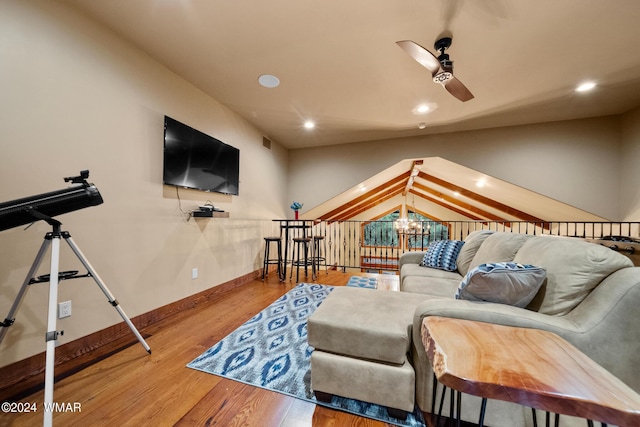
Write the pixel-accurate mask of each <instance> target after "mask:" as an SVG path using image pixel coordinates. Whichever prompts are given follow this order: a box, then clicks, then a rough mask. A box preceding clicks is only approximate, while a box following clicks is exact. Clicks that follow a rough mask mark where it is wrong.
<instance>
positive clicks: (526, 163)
mask: <svg viewBox="0 0 640 427" xmlns="http://www.w3.org/2000/svg"><path fill="white" fill-rule="evenodd" d="M0 94H1V95H2V98H1V99H2V102H0V123H1V126H0V155H1V157H0V158H1V162H2V167H1V168H0V201H9V200H13V199H16V198H20V197H26V196H31V195H37V194H39V193H42V192H47V191H52V190H57V189H61V188H64V187H65V186H66V184H65V183H64V182H63V181H62V177H63V176H69V175H74V174H77V173H78V171H80V170H82V169H90V170H91V177H90V181H91V182H94V183H95V184H96V185H97V187H98V188H99V189H100V192H101V193H102V195H103V197H104V199H105V203H104V204H103V205H101V206H98V207H92V208H89V209H83V210H80V211H76V212H72V213H69V214H65V215H62V216H60V217H59V218H58V219H60V220H61V221H62V222H63V223H64V228H65V229H67V230H69V231H70V232H71V233H72V235H73V237H74V240H75V241H76V243H77V244H78V245H79V246H80V248H81V249H82V250H83V251H84V253H85V255H86V256H87V258H88V259H89V260H90V262H91V263H92V264H93V266H94V267H95V269H96V270H97V271H98V273H99V274H100V275H101V276H102V279H103V280H104V281H105V283H106V284H107V285H108V286H109V288H110V290H111V291H112V292H113V294H114V295H115V296H116V297H117V298H118V300H119V301H120V303H121V304H122V307H123V308H124V309H125V311H126V312H127V314H128V315H129V316H130V317H133V316H135V315H138V314H141V313H145V312H148V311H150V310H152V309H154V308H157V307H160V306H162V305H165V304H168V303H171V302H173V301H176V300H178V299H180V298H183V297H186V296H189V295H192V294H194V293H197V292H199V291H202V290H204V289H207V288H210V287H212V286H216V285H218V284H220V283H223V282H225V281H228V280H231V279H234V278H236V277H238V276H241V275H243V274H247V273H249V272H251V271H253V270H255V269H257V268H258V267H259V265H258V263H259V257H260V248H261V245H262V241H261V236H262V235H263V234H264V233H268V232H269V230H270V229H271V227H272V223H271V219H272V218H276V217H284V216H291V211H290V209H289V208H288V206H289V204H290V203H291V201H292V200H299V201H302V202H304V203H305V208H311V207H313V206H314V205H317V204H319V203H321V202H323V201H325V200H326V199H329V198H331V197H333V196H335V195H336V194H339V193H341V192H342V191H344V190H346V189H348V188H350V187H352V186H354V185H355V184H357V183H359V182H361V181H363V180H365V179H367V178H369V177H371V176H373V175H375V174H376V173H378V172H379V171H381V170H383V169H385V168H387V167H389V166H391V165H392V164H394V163H396V162H397V161H399V160H402V159H404V158H414V157H429V156H440V157H444V158H446V159H448V160H451V161H455V162H457V163H460V164H462V165H464V166H467V167H470V168H473V169H476V170H479V171H482V172H484V173H487V174H489V175H492V176H496V177H497V178H500V179H504V180H506V181H509V182H512V183H514V184H517V185H521V186H524V187H526V188H529V189H531V190H534V191H538V192H541V193H543V194H545V195H548V196H550V197H554V198H557V199H559V200H562V201H564V202H567V203H571V204H574V205H575V206H578V207H581V208H583V209H586V210H591V211H592V212H594V213H597V214H599V215H602V216H608V217H612V218H618V217H619V218H620V219H625V220H639V219H640V192H639V191H638V190H637V185H635V183H637V182H638V174H640V172H638V169H637V168H636V167H635V166H636V165H635V164H636V163H637V162H636V161H635V159H637V158H638V157H639V156H640V148H639V147H640V126H639V125H638V118H639V117H638V115H639V114H640V113H638V111H636V112H635V113H629V114H627V115H624V116H622V118H620V117H607V118H598V119H591V120H580V121H573V122H558V123H550V124H541V125H531V126H519V127H509V128H501V129H489V130H484V131H475V132H462V133H453V134H444V135H433V136H425V137H422V138H407V139H402V140H391V141H376V142H366V143H364V142H363V143H357V144H348V145H344V146H333V147H322V148H314V149H304V150H294V151H291V152H287V151H286V150H285V149H283V148H282V147H280V146H278V145H277V144H275V143H274V144H273V149H272V150H266V149H265V148H263V147H262V135H261V134H260V133H259V132H258V131H257V130H255V129H254V128H253V127H252V126H250V125H249V124H248V123H247V122H245V121H244V120H242V119H241V118H240V117H238V116H237V115H235V114H234V113H232V112H231V111H229V110H228V109H227V108H225V107H223V106H222V105H220V104H219V103H218V102H216V101H215V100H214V99H212V98H210V97H208V96H206V95H205V94H203V93H202V92H201V91H199V90H198V89H197V88H195V87H193V86H192V85H190V84H189V83H187V82H185V81H184V80H183V79H181V78H179V77H178V76H176V75H175V74H173V73H172V72H170V71H168V70H167V69H165V68H164V67H162V66H160V65H159V64H157V63H156V62H154V61H153V60H152V59H151V58H149V57H148V56H147V55H145V54H143V53H141V52H140V51H138V50H137V49H135V48H133V47H132V46H131V45H129V44H127V43H126V42H124V41H122V40H120V39H118V38H116V37H114V36H113V35H112V34H111V33H110V32H108V31H106V30H104V29H102V28H99V27H96V25H95V24H94V23H93V22H92V21H88V20H86V19H85V18H84V17H82V16H78V15H76V14H75V13H74V12H73V11H72V10H69V9H67V8H66V7H65V6H64V5H63V4H60V2H53V1H21V0H4V1H3V2H2V3H0ZM165 114H167V115H170V116H172V117H174V118H176V119H178V120H181V121H183V122H185V123H187V124H189V125H191V126H193V127H195V128H197V129H199V130H201V131H203V132H205V133H207V134H210V135H212V136H214V137H216V138H219V139H221V140H223V141H225V142H227V143H229V144H231V145H233V146H235V147H237V148H239V149H240V152H241V176H240V180H241V183H240V196H237V197H230V196H216V195H214V194H207V193H202V192H198V191H190V190H180V199H181V208H182V209H183V210H190V209H192V208H193V207H194V206H196V205H198V204H201V203H203V202H205V201H207V200H210V201H212V202H213V203H214V204H216V205H218V206H220V207H222V208H223V209H226V210H227V211H230V212H231V217H232V218H231V219H229V220H220V219H215V220H197V221H195V220H189V221H187V220H186V219H185V217H184V215H183V214H182V213H181V212H180V204H179V203H178V200H177V198H176V191H175V189H174V188H172V187H166V186H163V185H162V183H161V180H162V119H163V116H164V115H165ZM621 135H622V137H621ZM621 138H622V141H623V143H622V144H621ZM532 159H536V161H532ZM621 162H622V166H623V167H622V169H621V168H620V164H621ZM288 167H290V168H291V169H290V171H288V170H287V168H288ZM594 171H597V172H596V173H594ZM287 188H289V190H287ZM585 189H587V190H585ZM620 194H624V195H625V197H624V198H621V197H620ZM619 198H621V199H622V200H623V201H622V203H620V202H619V200H618V199H619ZM399 202H400V200H394V201H390V202H389V204H390V205H391V204H399ZM418 208H419V209H427V207H421V206H418ZM449 219H450V218H449ZM48 230H49V228H48V227H47V226H46V224H42V223H37V224H36V225H34V226H33V227H31V228H29V229H28V230H26V231H24V230H23V229H22V228H21V227H20V228H15V229H11V230H6V231H2V232H0V251H1V253H2V257H0V316H3V317H4V316H5V314H6V313H7V312H8V311H9V308H10V306H11V303H12V302H13V300H14V298H15V296H16V293H17V291H18V289H19V287H20V284H21V283H22V281H23V280H24V278H25V275H26V274H27V270H28V269H29V267H30V266H31V263H32V262H33V259H34V256H35V254H36V251H37V249H38V248H39V246H40V245H41V243H42V241H43V236H44V233H46V232H47V231H48ZM62 249H63V251H62V252H63V257H62V261H61V269H62V270H71V269H80V270H81V267H80V266H79V265H78V263H77V262H76V260H75V259H74V258H73V257H72V256H70V254H69V253H70V251H69V250H68V248H67V247H66V246H65V245H64V244H63V247H62ZM48 264H49V263H48V260H45V262H44V263H43V268H41V270H44V271H41V272H40V274H44V273H46V272H47V271H46V270H47V269H48ZM194 267H197V268H198V269H199V274H200V277H199V278H198V279H197V280H191V278H190V277H191V269H192V268H194ZM47 291H48V286H47V285H34V286H33V287H32V289H30V291H29V293H28V295H27V297H26V299H25V301H24V304H23V305H22V307H21V308H20V310H19V311H18V315H17V320H16V324H15V325H14V326H12V327H11V329H10V332H9V334H8V336H7V337H6V338H5V340H4V342H3V343H2V344H1V346H0V366H4V365H7V364H9V363H12V362H15V361H17V360H21V359H23V358H25V357H28V356H31V355H33V354H37V353H39V352H42V351H43V350H44V347H45V344H44V333H45V331H46V312H47ZM69 299H71V300H72V301H73V316H72V317H71V318H68V319H64V320H61V321H59V324H58V329H64V330H65V335H64V336H63V337H62V338H61V339H60V340H59V341H60V343H64V342H68V341H71V340H74V339H77V338H79V337H82V336H84V335H87V334H89V333H91V332H94V331H97V330H100V329H102V328H104V327H107V326H109V325H111V324H114V323H117V322H119V321H120V318H119V317H118V315H117V314H116V312H115V310H113V308H111V307H110V306H109V305H108V304H107V303H106V300H105V298H104V296H103V295H102V294H101V293H100V291H99V289H98V288H97V286H95V284H94V283H93V282H92V281H88V280H76V281H68V282H63V283H62V285H61V290H60V296H59V300H60V301H65V300H69Z"/></svg>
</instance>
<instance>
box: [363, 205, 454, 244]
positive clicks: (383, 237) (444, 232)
mask: <svg viewBox="0 0 640 427" xmlns="http://www.w3.org/2000/svg"><path fill="white" fill-rule="evenodd" d="M408 217H409V220H410V222H412V223H415V224H416V225H417V226H416V227H415V228H411V227H409V228H407V229H402V228H401V229H397V228H396V225H397V221H398V219H399V218H400V211H399V210H396V211H394V212H391V213H389V214H387V215H385V216H383V217H381V218H378V219H376V220H374V221H371V222H368V223H367V224H366V225H364V226H363V230H362V231H363V233H362V234H363V239H362V241H363V245H364V246H387V247H399V245H400V244H401V243H400V242H404V243H403V244H404V246H405V248H407V249H423V248H426V247H427V246H429V243H431V242H433V241H435V240H443V239H448V238H449V228H448V227H447V226H446V225H444V224H442V223H440V222H437V221H434V220H432V219H429V218H427V217H425V216H424V215H421V214H420V213H418V212H414V211H412V210H409V213H408Z"/></svg>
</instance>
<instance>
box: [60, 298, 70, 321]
mask: <svg viewBox="0 0 640 427" xmlns="http://www.w3.org/2000/svg"><path fill="white" fill-rule="evenodd" d="M69 316H71V301H64V302H60V303H58V319H64V318H65V317H69Z"/></svg>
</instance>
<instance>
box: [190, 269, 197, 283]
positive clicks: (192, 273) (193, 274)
mask: <svg viewBox="0 0 640 427" xmlns="http://www.w3.org/2000/svg"><path fill="white" fill-rule="evenodd" d="M197 278H198V269H197V268H192V269H191V279H192V280H193V279H197Z"/></svg>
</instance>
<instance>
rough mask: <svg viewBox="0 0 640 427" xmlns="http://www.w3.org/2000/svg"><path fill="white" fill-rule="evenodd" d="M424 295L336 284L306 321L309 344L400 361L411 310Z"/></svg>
mask: <svg viewBox="0 0 640 427" xmlns="http://www.w3.org/2000/svg"><path fill="white" fill-rule="evenodd" d="M429 298H432V297H429V296H427V295H419V294H411V293H407V292H391V291H381V290H371V289H361V288H347V287H342V286H337V287H336V288H335V289H334V290H333V291H332V292H331V293H330V294H329V296H328V297H327V298H326V299H325V300H324V301H323V302H322V304H320V306H319V307H318V308H317V309H316V311H315V312H314V313H313V314H312V315H311V316H310V317H309V320H308V321H307V335H308V337H307V340H308V342H309V345H310V346H312V347H314V348H316V349H318V350H322V351H325V352H328V353H335V354H341V355H344V356H349V357H356V358H359V359H368V360H377V361H380V362H385V363H391V364H395V365H402V364H404V363H405V360H406V354H407V352H408V351H409V346H410V344H411V328H412V324H413V312H414V311H415V309H416V307H417V306H418V304H420V303H421V302H422V301H424V300H426V299H429Z"/></svg>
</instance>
